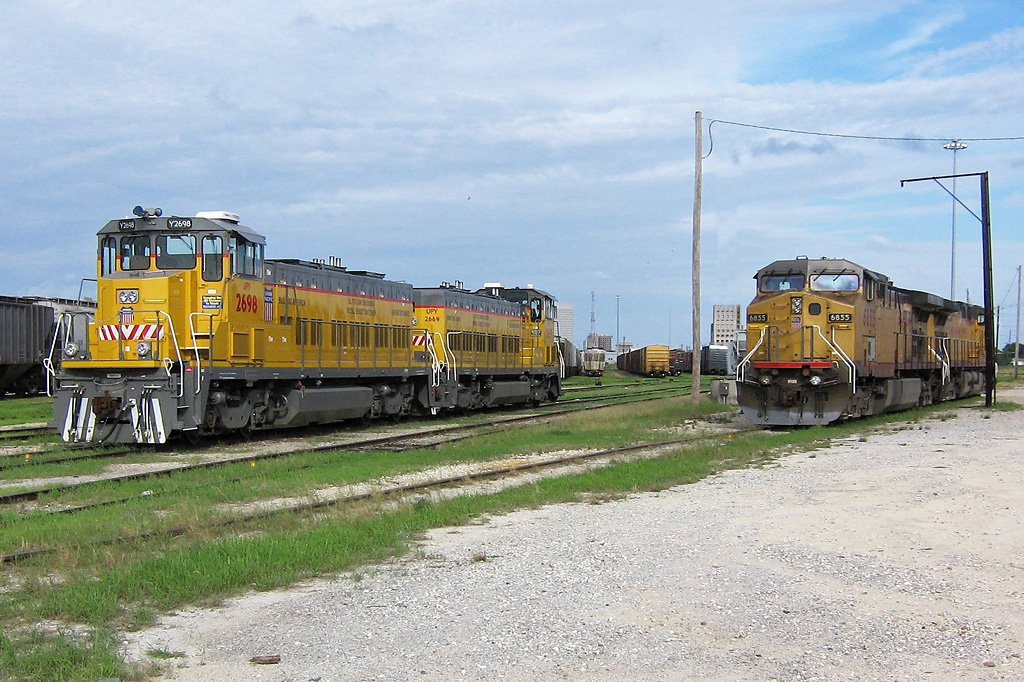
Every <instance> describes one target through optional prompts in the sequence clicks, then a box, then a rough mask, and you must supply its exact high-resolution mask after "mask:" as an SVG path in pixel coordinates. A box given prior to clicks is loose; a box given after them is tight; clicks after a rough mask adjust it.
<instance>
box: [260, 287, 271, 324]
mask: <svg viewBox="0 0 1024 682" xmlns="http://www.w3.org/2000/svg"><path fill="white" fill-rule="evenodd" d="M273 319H274V290H273V289H272V288H270V287H263V320H264V321H265V322H270V321H271V320H273Z"/></svg>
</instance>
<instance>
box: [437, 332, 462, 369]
mask: <svg viewBox="0 0 1024 682" xmlns="http://www.w3.org/2000/svg"><path fill="white" fill-rule="evenodd" d="M435 333H436V334H437V335H438V336H440V333H439V332H435ZM461 333H462V332H448V333H447V334H446V335H445V336H444V337H443V338H442V340H441V348H442V349H444V358H445V361H447V362H448V369H447V372H446V373H447V374H448V379H449V380H451V378H452V377H453V376H454V377H455V379H456V380H458V378H459V363H458V360H456V358H455V351H453V350H452V348H451V346H452V340H451V337H452V336H455V335H457V334H461ZM449 356H450V357H449Z"/></svg>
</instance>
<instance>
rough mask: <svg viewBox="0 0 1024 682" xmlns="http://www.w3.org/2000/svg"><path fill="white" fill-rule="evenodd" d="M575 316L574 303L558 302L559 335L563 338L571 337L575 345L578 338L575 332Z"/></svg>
mask: <svg viewBox="0 0 1024 682" xmlns="http://www.w3.org/2000/svg"><path fill="white" fill-rule="evenodd" d="M574 318H575V312H574V311H573V307H572V304H570V303H559V304H558V335H559V336H561V337H562V338H563V339H569V340H570V341H572V342H573V344H574V345H575V343H576V340H575V335H574V334H573V331H574V330H573V327H574Z"/></svg>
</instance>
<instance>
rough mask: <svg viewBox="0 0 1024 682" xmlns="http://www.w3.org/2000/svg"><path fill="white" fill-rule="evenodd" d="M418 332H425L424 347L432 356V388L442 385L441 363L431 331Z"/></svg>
mask: <svg viewBox="0 0 1024 682" xmlns="http://www.w3.org/2000/svg"><path fill="white" fill-rule="evenodd" d="M415 331H417V332H423V345H424V346H425V347H426V349H427V353H428V354H429V355H430V387H431V388H434V387H435V386H440V385H441V361H440V360H438V359H437V349H436V348H435V347H434V339H433V337H432V336H431V334H430V330H429V329H417V330H415Z"/></svg>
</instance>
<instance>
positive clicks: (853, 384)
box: [810, 324, 857, 393]
mask: <svg viewBox="0 0 1024 682" xmlns="http://www.w3.org/2000/svg"><path fill="white" fill-rule="evenodd" d="M810 326H811V327H812V328H814V330H815V331H817V332H818V336H820V337H821V340H822V341H824V342H825V344H826V345H827V346H828V347H829V348H830V349H832V352H833V353H834V354H835V355H838V356H839V358H840V359H841V360H842V361H843V363H844V364H845V365H846V366H847V368H848V369H849V370H850V393H856V392H857V365H856V363H854V361H853V360H851V359H850V356H849V355H847V354H846V351H844V350H843V347H842V346H840V345H839V342H838V341H836V339H835V335H836V330H835V329H834V328H833V329H832V340H831V341H830V340H829V339H828V338H827V337H826V336H825V335H824V334H822V333H821V327H820V326H819V325H816V324H812V325H810Z"/></svg>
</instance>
